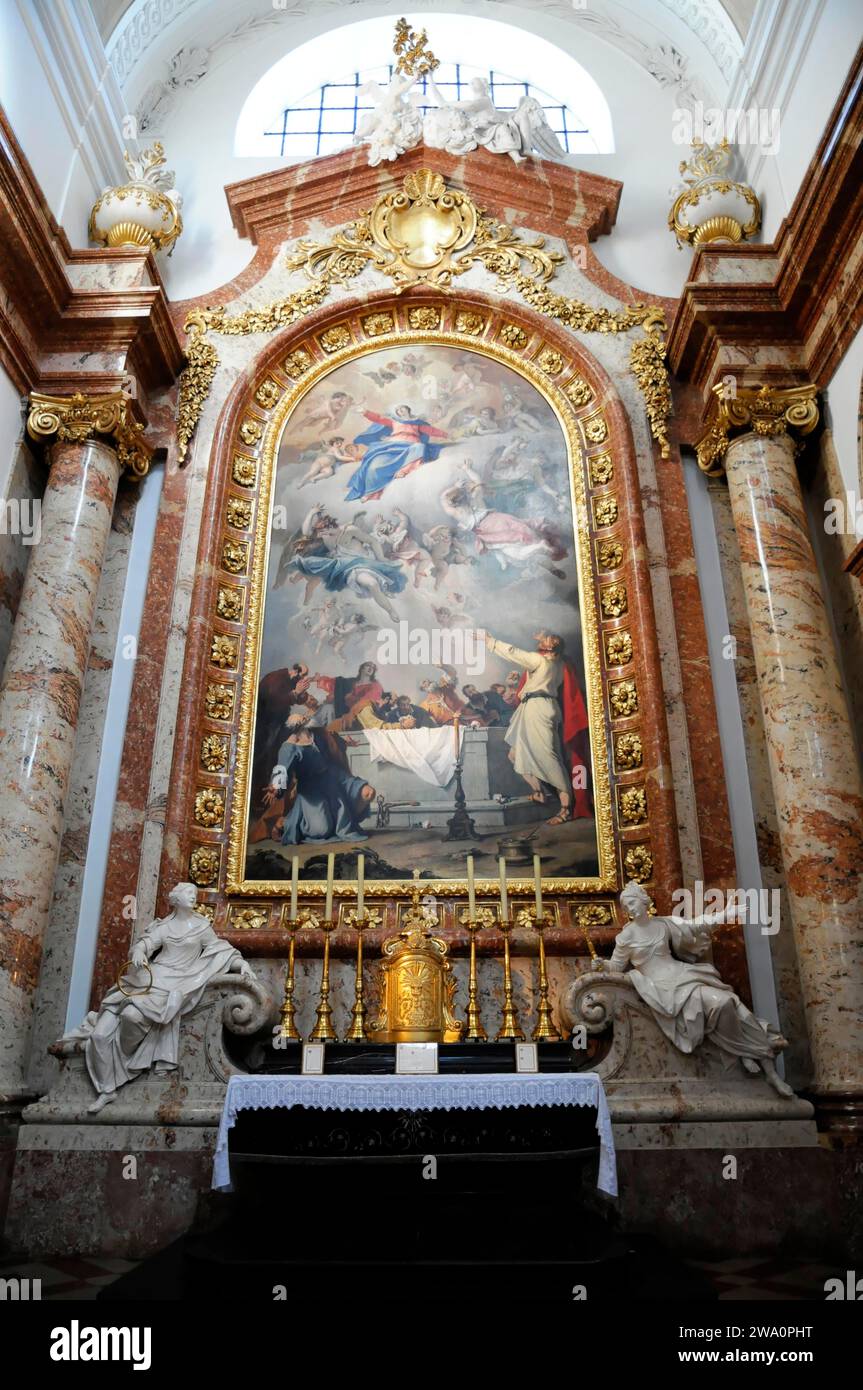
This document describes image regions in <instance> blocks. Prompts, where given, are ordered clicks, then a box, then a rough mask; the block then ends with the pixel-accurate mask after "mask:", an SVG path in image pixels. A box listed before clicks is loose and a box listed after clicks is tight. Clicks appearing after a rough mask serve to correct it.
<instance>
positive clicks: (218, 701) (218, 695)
mask: <svg viewBox="0 0 863 1390" xmlns="http://www.w3.org/2000/svg"><path fill="white" fill-rule="evenodd" d="M204 708H205V710H206V712H207V717H208V719H223V720H227V719H233V717H234V687H233V686H232V685H208V686H207V689H206V692H205V694H204Z"/></svg>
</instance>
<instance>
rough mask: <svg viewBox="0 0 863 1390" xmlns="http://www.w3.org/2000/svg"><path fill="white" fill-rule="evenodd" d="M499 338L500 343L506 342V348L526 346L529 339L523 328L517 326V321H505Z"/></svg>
mask: <svg viewBox="0 0 863 1390" xmlns="http://www.w3.org/2000/svg"><path fill="white" fill-rule="evenodd" d="M500 340H501V342H502V343H506V345H507V347H508V348H518V349H520V348H523V347H527V344H528V341H529V339H528V335H527V334H526V333H525V331H524V329H523V328H519V326H518V324H517V323H505V324H504V326H503V328H502V329H501V330H500Z"/></svg>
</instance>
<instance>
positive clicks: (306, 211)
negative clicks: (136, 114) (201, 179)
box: [225, 144, 623, 245]
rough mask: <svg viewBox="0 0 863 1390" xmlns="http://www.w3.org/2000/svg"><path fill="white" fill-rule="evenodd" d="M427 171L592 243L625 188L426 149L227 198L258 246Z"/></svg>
mask: <svg viewBox="0 0 863 1390" xmlns="http://www.w3.org/2000/svg"><path fill="white" fill-rule="evenodd" d="M423 168H426V169H434V170H435V171H437V172H439V173H441V174H443V176H444V177H445V178H446V180H447V182H448V183H450V184H453V185H454V186H456V187H457V188H462V189H469V190H470V193H471V195H472V197H473V198H474V199H475V200H476V202H477V204H478V205H480V206H482V207H484V208H486V209H487V210H488V211H490V212H492V213H493V214H495V215H497V216H500V217H504V215H506V220H508V221H510V222H513V223H522V224H524V225H525V226H530V227H532V228H535V229H536V230H537V231H543V232H546V233H548V235H550V236H559V237H569V238H570V239H572V238H573V234H574V233H575V234H576V239H583V240H588V241H594V240H595V239H596V237H598V236H601V235H602V234H603V233H607V232H610V231H611V229H612V227H613V226H614V223H615V221H616V218H617V209H618V206H619V204H620V195H621V192H622V190H623V184H622V183H620V182H619V180H617V179H609V178H605V177H604V176H602V175H601V174H591V173H586V172H584V171H583V170H579V169H571V168H570V167H569V166H568V165H564V164H554V163H552V162H551V161H548V160H535V159H530V160H526V161H525V162H524V164H522V165H515V164H513V163H512V161H511V160H509V159H507V158H505V157H504V156H501V155H494V154H490V153H489V152H488V151H487V150H476V151H474V152H473V153H471V154H468V155H464V156H454V155H450V154H447V153H446V152H445V151H444V150H436V149H428V148H427V147H426V146H425V145H424V144H421V145H418V146H417V147H416V149H413V150H409V151H408V152H407V154H404V155H402V156H401V158H400V159H399V160H398V161H397V163H396V164H395V165H383V166H380V165H379V166H378V167H377V168H374V169H372V168H370V167H369V164H368V156H367V152H366V151H365V150H364V149H350V150H343V151H341V152H340V153H338V154H333V155H327V156H324V157H323V158H321V159H315V160H313V161H311V162H310V163H308V164H292V165H289V166H288V167H286V168H283V169H277V170H275V171H274V172H272V173H267V174H258V175H257V176H256V177H255V178H251V179H243V180H242V181H241V182H240V183H231V184H228V185H227V186H226V188H225V196H226V198H227V200H228V207H229V208H230V212H231V220H232V222H233V224H234V226H235V227H236V229H237V232H238V234H239V235H240V236H241V237H248V238H249V240H250V241H252V242H253V243H254V244H255V245H257V244H258V243H259V242H260V241H261V240H272V239H279V238H281V239H285V240H287V239H288V238H289V237H294V236H297V235H299V234H300V233H302V232H304V231H305V230H306V229H307V228H308V226H309V224H310V223H311V222H314V221H316V220H320V221H323V222H326V223H330V224H332V223H336V222H339V223H341V222H346V221H349V220H350V219H351V217H352V216H356V215H357V214H358V213H359V212H361V211H362V210H363V209H364V208H366V207H368V206H369V205H370V204H371V203H374V202H375V201H376V200H377V198H378V197H379V196H380V194H381V193H382V192H384V191H385V190H386V189H387V188H389V187H391V186H392V185H393V184H394V183H395V182H396V181H400V180H401V179H402V178H403V177H404V175H405V174H407V173H410V172H411V171H412V170H415V169H423ZM516 209H517V212H516Z"/></svg>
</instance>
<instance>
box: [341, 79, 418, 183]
mask: <svg viewBox="0 0 863 1390" xmlns="http://www.w3.org/2000/svg"><path fill="white" fill-rule="evenodd" d="M416 80H417V79H416V76H413V77H409V76H404V77H403V76H401V75H400V74H399V73H394V74H393V77H392V80H391V82H390V84H389V86H388V87H382V86H381V85H380V83H379V82H364V83H363V85H362V86H361V87H360V95H361V96H365V97H369V98H370V99H371V100H372V102H373V103H374V110H373V111H367V112H365V113H364V114H363V115H362V116H360V118H359V120H358V121H357V133H356V135H355V136H354V144H356V145H364V144H367V145H368V147H369V164H370V165H371V166H372V167H373V168H374V166H375V165H377V164H380V163H382V162H383V161H384V160H393V159H398V157H399V155H402V154H404V153H405V152H406V151H407V150H412V149H413V147H414V145H418V144H419V142H420V140H421V139H422V134H423V123H422V116H421V115H420V112H419V110H418V108H417V106H416V104H415V102H414V100H413V99H412V97H411V96H410V95H409V93H410V90H411V88H412V87H413V86H414V84H415V82H416Z"/></svg>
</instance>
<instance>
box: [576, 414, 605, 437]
mask: <svg viewBox="0 0 863 1390" xmlns="http://www.w3.org/2000/svg"><path fill="white" fill-rule="evenodd" d="M582 425H583V427H584V437H585V439H587V440H589V441H590V443H591V444H604V443H605V441H606V439H607V438H608V425H607V424H606V421H605V416H604V415H603V414H602V411H597V412H596V414H595V415H588V417H587V419H586V420H583V421H582Z"/></svg>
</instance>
